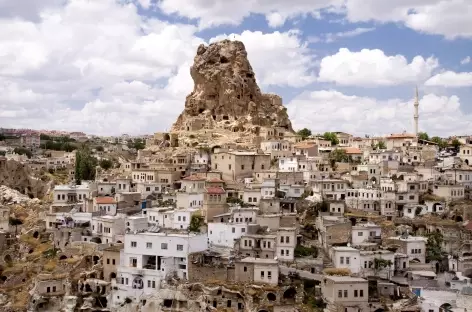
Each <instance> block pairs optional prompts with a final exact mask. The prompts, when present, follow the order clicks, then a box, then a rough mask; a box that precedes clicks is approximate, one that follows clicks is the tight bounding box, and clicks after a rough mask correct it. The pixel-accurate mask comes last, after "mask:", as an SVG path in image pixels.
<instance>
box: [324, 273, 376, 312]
mask: <svg viewBox="0 0 472 312" xmlns="http://www.w3.org/2000/svg"><path fill="white" fill-rule="evenodd" d="M321 293H322V296H323V300H324V301H325V302H326V303H327V304H328V309H329V306H334V307H336V306H340V307H341V308H343V310H344V311H346V312H358V311H368V308H369V304H368V297H369V286H368V281H367V280H365V279H363V278H358V277H350V276H325V277H324V278H323V281H322V283H321Z"/></svg>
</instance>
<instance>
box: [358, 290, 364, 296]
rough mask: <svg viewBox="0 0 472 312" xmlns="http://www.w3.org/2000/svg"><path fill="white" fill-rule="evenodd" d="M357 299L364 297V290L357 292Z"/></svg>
mask: <svg viewBox="0 0 472 312" xmlns="http://www.w3.org/2000/svg"><path fill="white" fill-rule="evenodd" d="M359 297H364V290H363V289H361V290H359Z"/></svg>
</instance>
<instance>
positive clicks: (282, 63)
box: [210, 30, 316, 87]
mask: <svg viewBox="0 0 472 312" xmlns="http://www.w3.org/2000/svg"><path fill="white" fill-rule="evenodd" d="M225 38H229V39H231V40H240V41H242V42H243V43H244V45H245V47H246V50H247V53H248V58H249V62H250V63H251V65H252V67H253V69H254V71H255V73H256V78H257V81H258V83H260V84H261V85H263V86H264V85H265V86H267V85H285V86H292V87H301V86H305V85H307V84H309V83H311V82H313V81H315V79H316V77H315V73H313V66H314V56H313V55H312V54H311V53H312V51H311V50H310V49H309V48H308V47H307V44H306V43H304V42H302V41H301V39H300V37H299V34H298V32H296V31H288V32H278V31H276V32H273V33H268V34H264V33H262V32H260V31H255V32H252V31H248V30H246V31H244V32H243V33H241V34H240V35H239V34H231V35H229V36H228V35H221V36H217V37H215V38H212V39H210V42H213V41H215V40H221V39H225Z"/></svg>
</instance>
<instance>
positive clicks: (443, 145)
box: [431, 136, 447, 149]
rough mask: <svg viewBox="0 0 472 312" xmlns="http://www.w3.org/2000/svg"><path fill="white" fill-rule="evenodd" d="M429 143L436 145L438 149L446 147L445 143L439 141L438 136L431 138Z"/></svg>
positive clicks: (441, 140)
mask: <svg viewBox="0 0 472 312" xmlns="http://www.w3.org/2000/svg"><path fill="white" fill-rule="evenodd" d="M431 142H434V143H436V144H437V145H438V147H439V148H441V149H442V148H445V147H446V146H447V142H446V141H444V140H443V139H441V138H440V137H438V136H434V137H432V138H431Z"/></svg>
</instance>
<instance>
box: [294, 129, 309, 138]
mask: <svg viewBox="0 0 472 312" xmlns="http://www.w3.org/2000/svg"><path fill="white" fill-rule="evenodd" d="M297 134H298V135H299V136H301V137H302V140H306V139H307V138H308V137H309V136H310V135H311V130H310V129H308V128H303V129H301V130H298V132H297Z"/></svg>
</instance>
